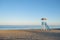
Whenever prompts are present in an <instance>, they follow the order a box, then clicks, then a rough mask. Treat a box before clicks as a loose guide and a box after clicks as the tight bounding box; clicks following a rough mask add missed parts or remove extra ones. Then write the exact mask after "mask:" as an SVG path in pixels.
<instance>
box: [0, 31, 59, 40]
mask: <svg viewBox="0 0 60 40" xmlns="http://www.w3.org/2000/svg"><path fill="white" fill-rule="evenodd" d="M0 40H60V30H50V31H42V32H41V31H40V30H0Z"/></svg>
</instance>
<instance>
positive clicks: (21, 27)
mask: <svg viewBox="0 0 60 40" xmlns="http://www.w3.org/2000/svg"><path fill="white" fill-rule="evenodd" d="M49 28H50V29H60V26H59V25H57V26H51V25H50V26H49ZM29 29H41V26H40V25H0V30H29Z"/></svg>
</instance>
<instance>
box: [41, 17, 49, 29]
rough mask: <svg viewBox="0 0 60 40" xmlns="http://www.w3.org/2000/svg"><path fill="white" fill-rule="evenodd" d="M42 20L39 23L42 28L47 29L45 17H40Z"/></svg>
mask: <svg viewBox="0 0 60 40" xmlns="http://www.w3.org/2000/svg"><path fill="white" fill-rule="evenodd" d="M41 20H42V23H41V26H42V28H41V29H42V30H49V27H48V25H47V23H46V20H47V19H46V18H42V19H41Z"/></svg>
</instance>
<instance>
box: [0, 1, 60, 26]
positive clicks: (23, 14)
mask: <svg viewBox="0 0 60 40" xmlns="http://www.w3.org/2000/svg"><path fill="white" fill-rule="evenodd" d="M45 17H46V18H47V19H48V20H47V23H48V24H49V25H60V0H0V25H41V20H40V19H41V18H45Z"/></svg>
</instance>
